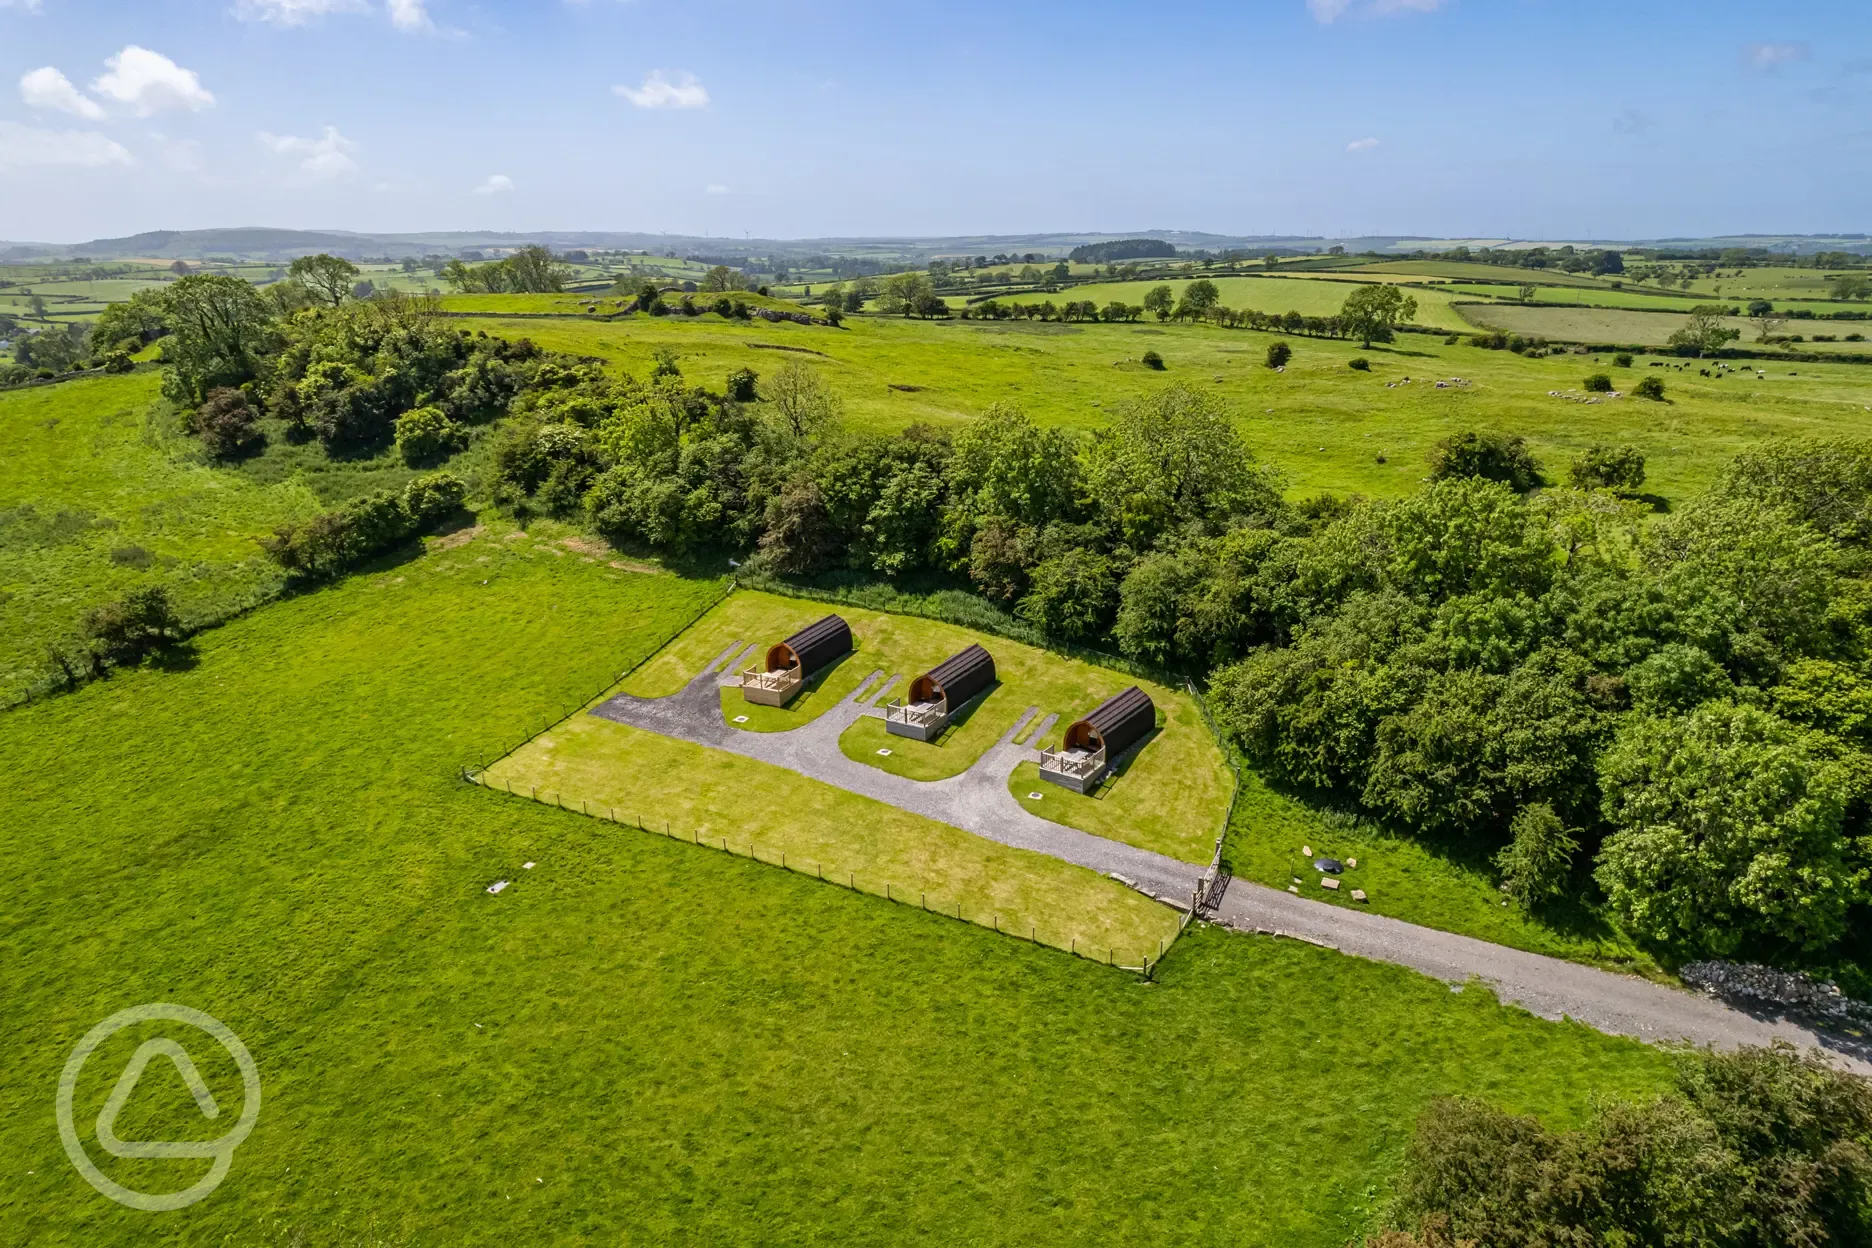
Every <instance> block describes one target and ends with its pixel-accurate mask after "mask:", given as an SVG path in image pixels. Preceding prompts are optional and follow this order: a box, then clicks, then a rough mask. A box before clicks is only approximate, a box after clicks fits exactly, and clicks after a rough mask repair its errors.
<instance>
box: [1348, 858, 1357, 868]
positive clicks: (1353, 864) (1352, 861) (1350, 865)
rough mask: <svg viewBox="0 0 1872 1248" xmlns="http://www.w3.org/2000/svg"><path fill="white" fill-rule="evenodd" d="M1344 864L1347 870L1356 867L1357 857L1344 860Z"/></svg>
mask: <svg viewBox="0 0 1872 1248" xmlns="http://www.w3.org/2000/svg"><path fill="white" fill-rule="evenodd" d="M1345 865H1346V868H1347V869H1348V870H1356V869H1357V867H1358V859H1356V858H1348V859H1346V860H1345Z"/></svg>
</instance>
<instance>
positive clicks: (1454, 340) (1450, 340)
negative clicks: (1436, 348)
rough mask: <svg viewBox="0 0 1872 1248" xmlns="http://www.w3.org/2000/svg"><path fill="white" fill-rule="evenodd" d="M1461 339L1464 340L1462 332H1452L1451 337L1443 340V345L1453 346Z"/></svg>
mask: <svg viewBox="0 0 1872 1248" xmlns="http://www.w3.org/2000/svg"><path fill="white" fill-rule="evenodd" d="M1461 341H1462V335H1461V334H1451V335H1450V336H1449V337H1447V338H1445V339H1444V340H1443V345H1444V346H1446V347H1453V346H1455V345H1456V344H1457V343H1459V342H1461Z"/></svg>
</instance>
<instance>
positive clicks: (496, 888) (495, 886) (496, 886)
mask: <svg viewBox="0 0 1872 1248" xmlns="http://www.w3.org/2000/svg"><path fill="white" fill-rule="evenodd" d="M506 887H507V881H506V880H495V881H494V882H493V883H492V884H490V885H488V892H490V893H498V892H500V891H501V889H503V888H506Z"/></svg>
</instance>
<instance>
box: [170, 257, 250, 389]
mask: <svg viewBox="0 0 1872 1248" xmlns="http://www.w3.org/2000/svg"><path fill="white" fill-rule="evenodd" d="M162 316H163V320H164V322H165V323H167V324H168V325H169V327H170V329H171V331H172V332H171V334H170V337H169V341H168V344H167V348H166V350H165V352H164V358H165V359H166V360H167V361H168V362H169V365H170V367H169V370H168V375H167V376H165V377H164V378H163V393H164V395H166V396H167V397H168V398H169V399H170V400H171V401H172V402H174V403H176V404H177V405H178V406H183V407H191V408H192V407H197V406H199V405H200V404H201V403H202V402H203V401H204V400H205V399H206V398H207V397H208V392H209V391H210V390H216V389H219V388H221V387H223V386H232V387H238V386H240V385H242V384H243V383H245V382H248V381H252V380H254V379H255V378H257V377H259V376H260V375H261V373H262V371H263V370H264V369H265V368H266V365H267V360H268V356H269V354H270V352H271V351H272V349H273V347H274V345H275V343H276V342H277V338H278V334H277V329H276V327H275V325H274V323H273V319H272V317H271V316H270V315H269V310H268V308H267V304H266V300H265V299H263V298H262V297H261V296H260V292H259V291H257V290H255V289H254V288H253V286H252V285H250V284H249V283H247V282H244V281H242V280H241V279H240V278H238V277H228V276H226V275H225V274H215V273H196V274H192V275H190V276H188V277H184V278H181V279H180V280H178V281H175V282H172V283H170V285H169V286H168V287H167V289H165V290H164V291H163V295H162Z"/></svg>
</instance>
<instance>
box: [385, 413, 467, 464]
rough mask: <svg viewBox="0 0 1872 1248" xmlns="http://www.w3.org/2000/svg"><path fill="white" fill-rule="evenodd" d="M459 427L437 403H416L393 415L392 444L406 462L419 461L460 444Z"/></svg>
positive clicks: (444, 452)
mask: <svg viewBox="0 0 1872 1248" xmlns="http://www.w3.org/2000/svg"><path fill="white" fill-rule="evenodd" d="M463 433H464V431H463V429H462V427H461V426H460V425H458V424H456V423H455V422H454V421H452V420H450V419H449V418H448V417H447V416H446V415H444V414H443V412H442V409H441V408H439V407H418V408H413V409H411V410H410V411H407V412H404V413H403V414H402V415H401V416H399V417H397V422H396V446H397V451H398V453H399V454H401V455H402V456H403V462H404V463H406V464H412V465H414V464H421V463H426V462H428V461H429V460H432V459H437V458H440V457H441V456H444V455H447V454H448V453H449V452H450V451H453V450H456V449H457V448H459V447H460V446H461V445H462V442H463V440H464V438H463Z"/></svg>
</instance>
